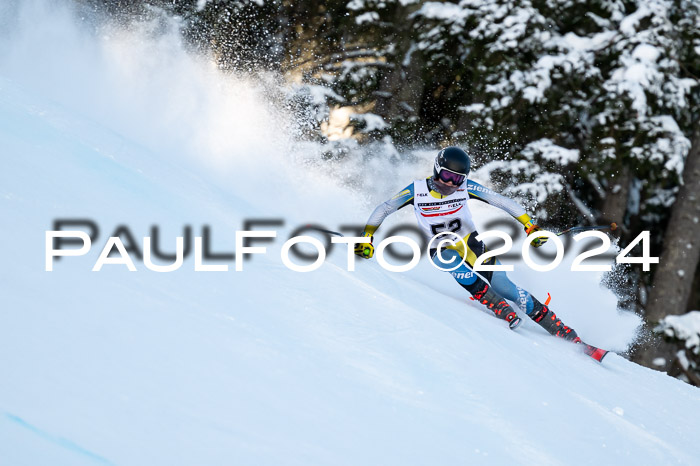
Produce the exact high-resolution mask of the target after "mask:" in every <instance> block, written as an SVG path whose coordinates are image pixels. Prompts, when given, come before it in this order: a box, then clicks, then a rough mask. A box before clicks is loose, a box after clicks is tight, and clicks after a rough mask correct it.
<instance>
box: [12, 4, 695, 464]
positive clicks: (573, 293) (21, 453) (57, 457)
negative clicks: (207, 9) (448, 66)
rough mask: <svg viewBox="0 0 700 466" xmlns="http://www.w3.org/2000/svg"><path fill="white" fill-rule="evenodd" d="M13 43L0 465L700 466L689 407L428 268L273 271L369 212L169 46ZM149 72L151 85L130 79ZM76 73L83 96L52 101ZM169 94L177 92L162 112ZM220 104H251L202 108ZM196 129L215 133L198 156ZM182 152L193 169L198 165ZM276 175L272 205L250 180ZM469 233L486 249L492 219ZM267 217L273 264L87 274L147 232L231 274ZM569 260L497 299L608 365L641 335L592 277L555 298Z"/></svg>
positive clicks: (337, 263) (332, 263)
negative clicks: (542, 305)
mask: <svg viewBox="0 0 700 466" xmlns="http://www.w3.org/2000/svg"><path fill="white" fill-rule="evenodd" d="M38 5H42V3H41V2H39V3H38ZM8 11H9V10H8ZM59 13H60V14H59ZM2 14H5V15H8V14H11V12H10V13H8V12H7V11H5V12H4V13H3V12H2V11H0V18H2ZM42 15H43V16H42ZM31 17H32V18H33V19H34V20H35V22H34V23H32V24H33V27H32V28H26V27H25V28H24V29H22V27H21V23H20V26H19V29H18V31H19V32H17V31H15V33H5V35H3V36H1V37H0V44H2V47H1V48H0V52H1V53H0V154H2V162H3V163H2V166H3V168H2V170H0V205H2V213H3V220H4V222H5V223H4V224H5V226H6V227H5V228H4V229H3V232H2V241H0V263H1V265H0V373H1V374H2V383H0V465H13V466H14V465H21V464H27V465H34V464H54V465H55V464H67V465H76V464H149V465H153V464H237V465H265V464H270V465H279V464H289V465H295V464H298V465H302V464H303V465H308V464H333V465H357V464H366V465H371V464H377V465H379V464H382V465H387V464H397V465H398V464H402V465H404V464H411V465H414V464H415V465H423V464H425V465H427V464H441V465H450V464H465V463H466V464H471V463H475V464H537V465H564V464H566V465H571V464H580V465H589V464H635V465H637V464H688V465H690V464H700V458H699V456H698V454H697V448H696V445H695V443H696V440H697V439H696V436H697V432H699V431H700V392H699V391H698V390H697V389H696V388H694V387H691V386H689V385H686V384H683V383H682V382H680V381H678V380H675V379H673V378H670V377H668V376H666V375H664V374H660V373H657V372H654V371H651V370H649V369H646V368H643V367H640V366H637V365H635V364H632V363H630V362H628V361H626V360H625V359H624V358H622V357H620V356H617V355H615V354H610V355H609V356H608V357H607V358H606V359H605V362H604V363H603V364H602V365H601V364H598V363H596V362H594V361H593V360H591V359H590V358H588V357H586V356H584V355H582V354H581V353H580V352H578V351H577V349H576V348H575V347H574V346H573V345H570V344H568V343H566V342H562V341H559V340H556V339H554V338H552V337H550V336H549V335H547V334H545V332H544V331H543V330H542V329H540V328H539V327H538V326H537V325H536V324H534V323H532V322H531V321H529V319H525V322H524V324H523V325H522V326H521V327H520V328H519V329H518V330H517V331H515V332H512V331H510V330H508V328H507V326H506V325H505V323H504V322H502V321H500V320H498V319H495V318H494V317H493V316H492V315H490V314H489V313H488V312H486V311H485V310H484V309H483V308H482V307H481V306H480V305H478V304H475V303H473V302H471V301H468V300H467V295H466V293H465V292H464V291H463V290H462V289H461V288H460V287H459V286H458V285H457V284H456V283H455V282H454V280H452V278H451V277H450V276H449V275H447V274H444V273H442V272H439V271H437V270H435V269H434V268H433V267H432V266H431V265H430V264H428V263H427V262H426V261H425V260H424V261H422V262H421V263H420V264H419V266H418V267H417V268H416V269H414V270H412V271H410V272H407V273H405V274H396V273H391V272H388V271H386V270H383V269H382V268H381V267H380V266H379V265H378V264H377V262H376V261H374V260H372V261H361V260H359V259H358V261H357V270H356V271H355V272H348V271H347V270H345V262H346V253H345V251H344V250H343V248H341V247H339V246H336V247H335V249H334V251H333V252H332V254H330V256H329V258H328V260H327V262H326V263H325V264H324V265H323V267H322V268H321V269H320V270H318V271H315V272H312V273H296V272H292V271H289V270H287V269H286V268H285V267H284V265H283V264H282V262H281V260H280V258H279V252H280V249H281V243H282V240H283V239H284V238H286V236H287V235H288V234H289V231H291V229H293V228H294V227H296V226H298V225H301V224H305V223H308V222H309V221H314V222H318V223H321V224H325V225H327V226H328V227H330V228H332V229H333V228H335V227H336V226H337V225H339V224H342V223H348V222H352V223H362V222H364V220H365V219H366V217H367V216H368V215H369V213H370V211H371V207H368V206H367V205H366V204H364V203H363V202H362V201H361V200H359V199H358V197H359V195H358V194H357V193H355V192H352V191H349V190H346V189H345V188H342V187H339V186H338V185H337V183H335V182H334V180H333V179H330V180H329V179H323V178H321V177H319V173H318V172H317V171H314V170H309V169H304V168H303V167H299V166H297V165H295V164H294V163H291V162H290V161H289V159H288V155H289V154H286V153H285V152H284V151H280V150H279V147H280V145H283V144H284V142H285V141H288V140H290V139H289V138H288V137H287V136H285V135H283V134H282V135H280V134H279V131H280V130H279V129H278V128H279V126H278V125H277V124H276V123H277V121H276V120H275V121H270V124H269V125H260V124H259V122H260V121H268V120H269V119H270V118H273V117H271V116H270V115H273V116H274V109H271V108H270V105H269V104H268V103H266V102H265V101H264V100H256V99H260V93H259V92H257V90H256V88H255V87H254V86H253V87H250V86H252V85H251V84H250V83H249V82H246V81H236V80H233V81H231V79H228V78H223V77H221V76H219V77H218V78H217V77H216V76H217V75H216V73H214V72H213V71H212V70H210V69H206V68H202V67H203V65H202V63H200V62H199V61H196V60H194V61H188V60H187V59H186V58H185V54H184V52H182V51H181V50H180V49H178V48H177V47H174V46H173V47H174V48H173V47H170V46H169V47H166V48H165V51H162V52H163V54H166V56H165V57H163V56H162V54H161V55H159V54H158V53H156V54H153V53H152V52H153V50H152V49H151V48H149V47H156V48H157V45H154V44H151V43H149V42H148V41H145V42H144V40H145V39H143V38H142V40H141V42H139V41H135V42H134V41H129V40H126V39H124V38H121V39H120V38H119V36H118V35H115V36H113V37H111V38H104V37H103V38H101V39H95V40H94V42H92V43H85V44H83V43H82V42H80V40H79V39H80V38H81V37H83V36H82V34H85V33H84V32H81V30H80V28H79V27H78V26H76V25H75V24H74V21H73V19H71V16H70V15H69V14H65V13H61V12H60V11H59V12H58V13H56V12H55V11H53V12H52V14H51V15H47V14H46V13H41V12H40V13H38V14H37V15H33V16H31ZM47 24H50V25H52V28H51V29H50V31H53V32H50V31H49V29H43V28H46V27H47ZM36 31H49V32H46V34H47V35H48V37H49V39H47V38H46V37H44V38H41V35H39V34H35V32H36ZM13 34H14V35H13ZM51 34H57V36H56V37H54V40H52V41H51V43H50V44H47V42H46V41H47V40H51V39H50V38H51V37H52V36H51ZM127 39H128V37H127ZM120 40H126V43H127V44H130V47H127V48H126V49H123V48H122V47H123V46H124V43H122V42H120ZM78 43H80V44H83V45H81V46H80V47H78V46H77V45H76V44H78ZM164 43H165V45H166V46H167V45H168V44H169V43H168V42H167V41H165V42H164ZM49 45H50V46H49ZM161 45H163V44H161ZM170 45H171V46H172V44H170ZM44 46H46V47H44ZM125 50H128V51H129V53H128V54H124V51H125ZM173 50H174V51H173ZM8 51H9V52H8ZM19 51H22V53H26V54H29V55H28V56H31V57H32V60H27V59H26V58H25V59H22V56H21V54H20V53H19ZM14 52H16V53H14ZM149 53H151V55H149ZM167 53H171V54H175V56H174V57H171V59H167V58H168V57H167ZM44 54H52V55H54V57H53V58H56V57H55V55H56V54H58V58H61V57H62V58H64V63H66V64H67V65H70V66H66V69H61V68H60V67H56V63H55V60H53V59H48V58H47V60H42V57H44ZM152 55H155V56H157V57H158V59H159V60H160V59H163V62H162V66H163V69H162V70H158V68H149V70H150V71H151V72H152V73H153V74H143V73H142V74H139V73H138V67H136V69H135V70H134V69H131V67H132V66H134V63H136V64H143V62H142V61H139V60H147V57H149V56H152ZM95 57H98V58H99V59H96V58H95ZM129 57H133V61H134V63H132V62H131V61H130V58H129ZM89 58H93V59H94V60H92V61H90V60H89ZM117 58H119V66H116V65H115V63H112V60H116V59H117ZM154 59H155V58H154ZM58 62H59V63H60V62H61V60H58ZM146 63H149V62H146ZM42 64H43V65H46V67H47V68H46V69H43V71H42V70H41V69H40V68H41V66H42ZM78 65H79V66H78ZM71 66H78V68H77V69H79V70H82V71H81V72H82V73H84V74H85V76H84V77H85V78H86V79H85V80H84V87H83V88H82V89H81V88H80V87H79V86H78V88H77V89H76V88H75V87H76V86H73V87H70V86H67V85H66V82H70V80H67V77H70V76H71V73H72V72H73V70H74V68H71ZM42 72H43V73H44V74H41V73H42ZM121 72H123V73H124V75H121V74H120V73H121ZM130 73H136V74H135V76H139V77H140V78H142V79H143V82H140V83H139V84H140V86H141V87H142V88H143V89H144V90H145V92H143V93H141V94H137V97H138V99H134V98H133V95H132V94H130V92H132V91H134V89H131V88H130V86H131V85H132V81H130V80H129V79H131V78H133V76H134V74H130ZM179 75H184V76H189V77H190V78H192V79H191V80H190V81H189V82H177V83H176V85H175V87H174V88H169V87H167V86H166V87H163V86H164V85H165V83H168V80H167V79H165V77H167V76H179ZM87 78H90V79H87ZM161 78H162V79H161ZM212 80H213V81H212ZM217 80H219V81H217ZM80 81H81V82H83V80H82V79H81V80H80ZM212 82H214V83H220V84H221V86H214V87H215V88H214V89H213V90H212V89H210V84H211V83H212ZM188 86H190V87H188ZM125 89H126V90H125ZM232 89H233V92H234V94H235V95H236V96H239V97H240V96H241V95H249V97H250V98H249V99H247V100H246V99H244V100H240V101H239V104H238V105H237V106H235V105H226V106H219V105H218V100H217V96H218V94H217V93H219V92H224V93H225V92H228V91H231V90H232ZM227 90H228V91H227ZM248 90H250V92H248ZM82 91H85V93H86V94H85V95H87V96H94V95H104V100H100V101H99V102H93V101H92V99H91V98H85V97H84V96H83V94H82V93H81V92H82ZM127 91H129V92H127ZM187 91H191V93H192V94H193V95H198V96H200V97H201V100H202V102H200V105H198V106H195V107H191V108H188V112H183V113H178V115H179V116H180V118H182V119H183V121H179V122H176V123H173V126H172V127H169V126H168V125H164V124H162V123H163V121H165V120H167V115H165V114H164V112H170V111H177V110H178V109H177V108H175V109H174V110H173V109H171V108H168V109H163V108H160V107H161V106H162V103H163V102H167V101H168V98H169V97H172V98H173V99H175V98H176V97H178V96H180V94H177V93H178V92H180V93H183V92H184V94H187ZM251 96H252V97H251ZM222 100H223V101H226V98H225V97H224V98H222ZM110 106H112V107H110ZM105 108H107V109H110V108H112V109H113V111H108V112H105ZM160 117H162V118H160ZM275 118H277V117H275ZM279 118H281V119H283V117H279ZM266 119H267V120H266ZM200 120H201V121H204V122H205V123H206V122H211V121H215V122H219V123H217V125H216V126H215V127H214V126H213V127H211V130H210V131H211V134H210V135H207V127H206V125H205V124H202V125H200ZM168 121H170V122H172V121H171V120H168ZM221 121H234V122H235V123H236V124H237V125H242V126H243V128H242V129H241V128H238V129H237V130H236V131H233V132H232V133H230V132H227V128H226V126H225V125H222V124H220V122H221ZM246 122H250V125H249V126H246V125H247V123H246ZM187 131H191V134H190V133H187ZM183 132H185V134H183ZM186 134H189V135H191V136H192V138H195V139H196V140H197V141H205V142H206V141H208V144H205V145H203V146H201V148H200V150H196V151H192V149H191V147H189V146H188V145H187V144H186V143H185V142H183V141H186V140H187V137H184V136H185V135H186ZM241 135H245V137H244V138H243V136H241ZM205 136H206V137H205ZM203 144H204V143H203ZM305 147H307V148H308V146H305ZM251 148H254V149H255V152H254V153H255V157H251V156H250V154H251V153H252V152H251V151H252V149H251ZM290 150H292V149H290ZM291 158H293V157H291ZM270 160H271V161H273V162H274V163H273V164H272V165H273V166H271V167H270V171H269V172H265V173H266V176H271V177H273V178H275V179H276V180H277V182H278V187H277V188H270V187H268V186H265V185H261V184H260V182H259V181H258V180H256V179H253V177H252V176H251V173H255V171H254V170H255V169H256V167H259V166H260V164H261V163H264V161H270ZM373 163H374V164H376V163H377V162H376V161H374V162H373ZM387 169H389V166H388V165H387ZM429 169H430V161H429V159H426V165H425V172H426V173H427V172H428V171H429ZM475 175H476V176H478V173H477V174H475ZM407 181H408V180H404V179H400V180H398V179H397V180H386V179H383V180H382V181H381V182H379V184H382V183H383V184H382V185H381V186H377V187H376V193H384V192H386V191H391V190H393V189H397V190H398V189H400V188H402V187H403V186H404V185H405V184H406V182H407ZM387 183H395V186H393V185H392V186H387ZM277 190H279V191H277ZM376 193H371V195H374V198H373V200H375V201H377V202H378V201H380V200H382V199H380V198H379V197H380V196H379V195H378V194H376ZM471 207H472V208H473V212H474V213H475V215H476V218H477V221H478V222H479V223H480V224H483V223H485V222H486V221H487V220H489V219H492V218H495V217H498V218H501V217H502V214H500V213H499V212H497V211H496V209H493V208H489V207H488V206H481V205H472V206H471ZM279 216H283V217H284V219H285V226H284V228H283V229H281V230H280V231H279V234H278V238H277V239H276V240H275V242H274V243H273V244H270V245H268V251H267V253H266V254H264V255H256V256H255V257H254V258H253V259H251V260H250V261H246V262H245V264H244V271H242V272H235V271H234V270H233V268H234V263H233V262H229V263H228V265H229V267H230V270H229V271H228V272H208V273H195V272H193V267H194V263H193V259H192V258H191V257H189V258H187V259H186V260H185V262H184V265H183V266H182V268H181V269H180V270H178V271H176V272H172V273H156V272H152V271H148V270H146V269H145V267H144V265H143V263H142V262H140V261H136V267H137V269H138V271H137V272H128V271H126V268H125V267H123V266H114V265H107V266H105V267H104V268H103V270H102V271H101V272H91V268H92V266H93V265H94V263H95V260H96V259H97V257H98V254H99V251H100V249H101V248H102V246H103V245H104V243H105V239H106V237H107V235H108V234H109V233H110V232H112V231H114V230H115V228H116V227H117V226H118V225H120V224H126V225H128V226H129V228H130V230H131V231H132V232H133V233H134V235H135V236H136V239H137V240H140V239H141V238H142V237H143V236H147V235H148V234H149V228H150V226H151V225H153V224H157V225H159V226H161V247H162V248H163V249H164V250H166V251H171V250H173V243H174V237H175V236H177V235H180V234H181V232H182V228H183V225H185V224H191V225H192V226H193V228H194V232H193V233H194V235H195V236H196V235H198V234H199V232H200V227H201V225H204V224H207V225H210V226H211V228H212V231H213V250H214V251H232V250H233V249H234V231H235V230H236V229H242V221H243V219H246V218H272V217H279ZM76 217H77V218H92V219H95V221H97V222H98V224H99V226H100V229H101V231H100V236H99V238H98V239H97V240H96V241H95V244H94V245H93V249H92V250H91V252H90V253H89V254H88V255H87V256H84V257H75V258H73V257H71V258H63V259H61V260H59V261H56V263H55V269H54V272H51V273H49V272H45V271H44V232H45V231H46V230H49V229H51V227H52V222H53V220H54V219H56V218H76ZM402 218H406V217H405V216H404V217H402ZM385 231H386V230H385ZM514 248H516V250H517V248H519V243H518V242H517V241H516V244H515V246H514ZM572 260H573V256H572V255H567V257H566V259H565V261H564V263H563V264H562V266H561V268H559V269H557V270H556V271H554V272H549V273H544V274H536V273H534V272H532V271H529V270H528V269H527V268H526V267H525V266H524V265H523V264H519V265H518V266H516V271H515V272H513V273H512V275H513V277H514V279H515V280H516V281H517V282H519V283H522V284H523V285H524V286H525V287H526V288H528V289H531V290H532V291H533V292H534V293H535V294H536V295H537V296H538V297H540V298H541V299H544V297H545V296H546V293H547V292H551V293H552V296H553V302H552V307H553V309H554V310H555V311H556V312H557V313H558V314H559V315H560V316H561V317H562V318H563V320H564V321H565V322H566V323H567V324H569V325H571V326H572V327H574V328H575V329H576V330H577V331H578V332H579V334H580V335H581V336H582V337H583V338H584V339H585V340H586V341H589V342H590V343H591V344H595V345H599V346H604V347H606V348H610V349H614V350H617V351H624V350H625V349H626V348H627V347H628V345H629V344H630V342H631V341H632V339H633V338H634V336H635V331H636V328H637V326H638V324H639V319H638V318H637V317H635V316H632V315H629V314H621V313H618V312H617V311H616V310H615V298H614V296H613V295H612V293H611V292H609V291H608V290H605V289H603V288H602V287H600V286H599V281H600V276H599V275H598V274H590V273H579V274H577V273H573V272H567V271H566V268H567V267H568V266H570V264H571V261H572Z"/></svg>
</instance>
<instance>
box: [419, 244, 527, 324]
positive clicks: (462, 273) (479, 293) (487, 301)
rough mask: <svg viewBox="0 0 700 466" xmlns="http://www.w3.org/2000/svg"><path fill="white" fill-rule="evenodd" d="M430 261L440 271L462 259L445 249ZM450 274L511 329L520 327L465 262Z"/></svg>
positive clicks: (509, 310)
mask: <svg viewBox="0 0 700 466" xmlns="http://www.w3.org/2000/svg"><path fill="white" fill-rule="evenodd" d="M432 259H433V262H434V263H435V264H436V265H438V266H439V267H440V268H441V269H442V270H448V269H450V268H452V267H453V266H454V264H457V263H459V261H461V260H462V257H461V256H460V255H459V253H458V252H457V251H455V250H451V249H445V250H443V251H442V252H440V253H438V252H436V253H435V254H433V257H432ZM450 273H451V274H452V276H453V277H454V279H455V280H457V283H459V284H460V286H461V287H462V288H464V289H465V290H467V291H468V292H469V293H470V294H471V295H472V296H474V299H476V300H477V301H479V302H480V303H481V304H483V305H484V306H486V307H488V308H489V309H491V310H492V311H493V313H494V314H496V317H498V318H500V319H503V320H505V321H506V322H508V325H509V327H510V328H511V329H514V328H515V327H517V326H518V325H520V323H521V321H520V318H519V317H518V315H517V314H516V313H515V311H514V310H513V308H512V307H510V305H509V304H508V303H507V302H506V300H505V299H503V298H502V297H501V296H498V295H497V294H496V293H495V292H494V291H493V289H492V288H491V287H490V286H489V284H488V283H487V282H486V280H484V279H483V278H481V277H479V276H478V275H477V274H476V273H474V271H473V270H472V269H471V267H470V266H469V264H467V263H466V262H465V263H463V264H462V265H460V266H459V267H458V268H456V269H455V270H453V271H451V272H450Z"/></svg>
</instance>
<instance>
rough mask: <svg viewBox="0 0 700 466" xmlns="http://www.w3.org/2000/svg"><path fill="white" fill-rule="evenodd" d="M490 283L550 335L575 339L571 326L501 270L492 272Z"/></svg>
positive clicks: (576, 336) (497, 291) (575, 335)
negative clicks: (565, 323)
mask: <svg viewBox="0 0 700 466" xmlns="http://www.w3.org/2000/svg"><path fill="white" fill-rule="evenodd" d="M491 284H492V285H493V289H494V290H495V291H496V293H498V294H500V295H501V296H503V297H505V298H506V299H509V300H511V301H514V302H516V303H518V307H519V308H520V309H521V310H523V311H525V313H527V315H528V316H529V317H530V318H531V319H532V320H534V321H535V322H537V323H538V324H539V325H541V326H542V328H544V329H545V330H547V331H548V332H549V333H551V334H552V335H556V336H558V337H561V338H564V339H566V340H572V341H577V339H578V335H577V334H576V331H575V330H574V329H572V328H571V327H568V326H566V325H564V323H563V322H562V321H561V319H559V318H558V317H557V315H556V314H555V313H554V312H552V311H551V310H550V309H549V308H548V307H547V306H546V305H545V304H542V303H541V302H539V301H538V300H537V298H535V297H534V296H532V294H530V292H529V291H527V290H526V289H524V288H521V287H519V286H518V285H516V284H515V283H513V282H512V281H511V280H510V279H509V278H508V275H506V273H505V272H503V271H497V272H494V273H493V277H492V278H491Z"/></svg>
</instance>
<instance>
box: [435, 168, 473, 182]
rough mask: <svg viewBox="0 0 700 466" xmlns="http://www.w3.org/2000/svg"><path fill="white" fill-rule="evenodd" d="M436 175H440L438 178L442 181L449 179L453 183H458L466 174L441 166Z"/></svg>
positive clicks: (462, 180)
mask: <svg viewBox="0 0 700 466" xmlns="http://www.w3.org/2000/svg"><path fill="white" fill-rule="evenodd" d="M438 177H440V180H442V181H444V182H445V183H447V182H449V181H451V182H452V183H453V184H455V185H460V184H462V183H463V182H464V180H465V178H466V177H467V176H466V175H463V174H462V173H457V172H453V171H450V170H448V169H447V168H441V169H440V171H438Z"/></svg>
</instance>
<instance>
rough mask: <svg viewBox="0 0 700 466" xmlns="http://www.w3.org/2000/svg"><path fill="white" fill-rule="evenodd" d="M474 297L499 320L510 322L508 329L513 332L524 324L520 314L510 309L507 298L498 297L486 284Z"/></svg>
mask: <svg viewBox="0 0 700 466" xmlns="http://www.w3.org/2000/svg"><path fill="white" fill-rule="evenodd" d="M473 295H474V297H473V298H472V299H474V300H476V301H479V302H480V303H481V304H483V305H484V306H486V307H488V308H489V309H491V310H492V311H493V313H494V314H496V317H498V318H499V319H503V320H505V321H506V322H508V327H509V328H510V329H511V330H515V329H516V328H517V327H518V326H519V325H520V324H521V323H522V320H521V319H520V317H518V314H516V313H515V311H514V310H513V308H512V307H510V304H508V303H507V302H506V300H505V298H502V297H501V296H499V295H497V294H496V293H495V292H494V291H493V290H491V287H490V286H489V285H487V284H486V283H484V284H483V288H481V289H480V290H478V291H475V292H474V293H473Z"/></svg>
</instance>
